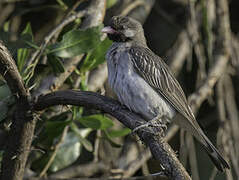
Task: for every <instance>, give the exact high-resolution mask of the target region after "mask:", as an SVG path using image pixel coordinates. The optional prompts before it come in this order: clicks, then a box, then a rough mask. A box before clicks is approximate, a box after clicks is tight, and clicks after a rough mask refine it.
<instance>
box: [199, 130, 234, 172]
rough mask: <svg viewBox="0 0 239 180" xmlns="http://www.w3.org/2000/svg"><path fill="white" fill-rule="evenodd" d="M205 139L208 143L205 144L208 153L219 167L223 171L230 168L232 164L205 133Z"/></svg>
mask: <svg viewBox="0 0 239 180" xmlns="http://www.w3.org/2000/svg"><path fill="white" fill-rule="evenodd" d="M203 139H204V140H205V143H206V144H203V145H204V146H203V147H204V148H205V149H206V152H207V154H208V155H209V157H210V159H211V160H212V162H213V163H214V165H215V166H216V167H217V169H218V170H219V171H221V172H223V171H224V169H225V168H227V169H230V166H229V165H228V164H227V162H226V161H225V160H224V158H223V157H222V156H221V154H220V153H219V152H218V150H217V149H216V147H215V146H213V144H212V143H211V142H210V140H209V139H208V138H207V137H206V136H205V135H204V134H203Z"/></svg>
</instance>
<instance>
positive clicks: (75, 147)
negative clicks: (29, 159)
mask: <svg viewBox="0 0 239 180" xmlns="http://www.w3.org/2000/svg"><path fill="white" fill-rule="evenodd" d="M80 153H81V144H80V142H79V141H78V138H77V136H76V135H75V134H74V133H72V132H69V133H67V135H66V137H65V138H64V142H63V143H62V144H61V145H60V147H59V149H58V151H57V153H56V156H55V159H54V161H53V162H52V164H51V167H50V169H49V170H50V171H52V172H56V171H58V170H60V169H63V168H65V167H67V166H69V165H70V164H72V163H73V162H75V161H76V160H77V159H78V157H79V156H80Z"/></svg>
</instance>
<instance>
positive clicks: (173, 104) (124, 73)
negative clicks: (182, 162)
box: [101, 16, 230, 172]
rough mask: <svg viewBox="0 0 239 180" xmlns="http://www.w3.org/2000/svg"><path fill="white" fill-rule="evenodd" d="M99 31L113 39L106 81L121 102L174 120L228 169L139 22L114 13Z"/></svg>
mask: <svg viewBox="0 0 239 180" xmlns="http://www.w3.org/2000/svg"><path fill="white" fill-rule="evenodd" d="M101 32H102V33H106V34H107V36H108V38H109V39H110V40H112V41H113V43H112V45H111V47H110V48H109V49H108V51H107V53H106V60H107V67H108V83H109V85H110V87H111V88H112V90H113V91H114V93H115V94H116V95H117V98H118V100H119V101H120V103H121V104H122V105H124V106H126V107H127V108H128V109H129V110H131V111H132V112H135V113H137V114H139V115H140V116H141V117H143V118H144V119H145V120H146V121H147V122H151V121H152V120H154V121H155V120H156V121H157V120H158V122H159V124H160V123H162V124H165V121H163V120H162V119H163V118H162V117H166V119H167V121H166V122H168V121H169V122H175V123H176V124H178V125H179V126H180V127H182V128H184V129H185V130H186V131H189V132H190V133H191V134H192V135H194V137H195V138H196V139H197V140H198V141H199V142H200V143H201V144H202V145H203V147H204V148H205V150H206V152H207V154H208V155H209V157H210V159H211V160H212V162H213V163H214V164H215V166H216V167H217V169H218V170H219V171H222V172H223V171H224V170H225V169H229V168H230V167H229V165H228V163H227V162H226V161H225V160H224V158H223V157H222V155H221V154H220V153H219V151H218V150H217V149H216V147H215V146H214V145H213V144H212V143H211V142H210V140H209V139H208V138H207V136H206V135H205V134H204V132H203V131H202V129H201V128H200V126H199V124H198V123H197V121H196V119H195V116H194V114H193V112H192V110H191V108H190V106H189V104H188V102H187V99H186V96H185V94H184V92H183V90H182V88H181V86H180V84H179V82H178V81H177V80H176V78H175V77H174V76H173V74H172V72H171V71H170V68H169V67H168V65H167V64H166V63H165V62H164V61H163V60H162V59H161V58H160V57H159V56H157V55H156V54H155V53H154V52H153V51H151V50H150V49H149V47H148V46H147V42H146V38H145V35H144V30H143V27H142V25H141V23H140V22H139V21H137V20H135V19H133V18H130V17H127V16H113V17H112V18H111V19H110V22H109V26H105V27H104V28H103V29H102V30H101ZM139 127H140V126H139Z"/></svg>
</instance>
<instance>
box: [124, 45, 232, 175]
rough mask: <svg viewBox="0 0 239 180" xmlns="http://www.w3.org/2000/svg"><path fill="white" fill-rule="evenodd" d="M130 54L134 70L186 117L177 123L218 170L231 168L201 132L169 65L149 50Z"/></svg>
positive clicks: (144, 49)
mask: <svg viewBox="0 0 239 180" xmlns="http://www.w3.org/2000/svg"><path fill="white" fill-rule="evenodd" d="M128 52H129V54H130V57H131V59H132V62H133V65H134V69H135V70H136V71H137V72H138V73H139V75H141V77H142V78H143V79H144V80H145V81H146V82H147V83H148V84H149V85H150V86H151V87H152V88H154V89H155V91H157V92H158V93H159V94H161V95H162V96H163V97H164V98H165V99H166V100H167V101H168V102H169V103H170V104H171V105H172V106H173V107H174V108H175V109H176V110H177V111H178V112H179V114H181V115H182V116H183V117H184V118H180V119H179V121H177V120H176V121H177V123H178V124H179V125H180V126H182V127H184V128H186V130H188V131H190V132H191V133H192V134H193V135H194V136H195V137H196V138H197V139H198V140H199V141H200V142H201V143H202V144H203V145H204V147H205V148H206V150H207V153H208V154H209V156H210V158H211V159H212V161H213V162H214V164H215V165H216V167H217V168H218V170H220V171H223V169H224V168H230V167H229V165H228V164H227V162H226V161H225V160H224V159H223V157H222V156H221V155H220V153H219V152H218V150H217V149H216V148H215V147H214V146H213V144H212V143H211V142H210V140H209V139H208V138H207V137H206V135H205V134H204V133H203V131H202V130H201V128H200V126H199V125H198V123H197V121H196V119H195V117H194V115H193V112H192V110H191V108H190V107H189V105H188V103H187V99H186V97H185V95H184V92H183V90H182V88H181V86H180V85H179V83H178V81H177V80H176V79H175V78H174V76H173V75H172V73H171V72H170V70H169V67H168V66H167V64H166V63H164V61H163V60H162V59H161V58H160V57H158V56H157V55H155V54H154V53H153V52H152V51H151V50H150V49H148V48H144V47H131V48H129V50H128ZM179 117H180V116H179ZM176 119H177V118H176Z"/></svg>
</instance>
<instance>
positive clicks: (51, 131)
mask: <svg viewBox="0 0 239 180" xmlns="http://www.w3.org/2000/svg"><path fill="white" fill-rule="evenodd" d="M70 123H71V121H69V120H67V121H47V122H46V123H45V129H44V131H42V133H41V135H40V137H39V139H38V141H39V142H41V143H42V144H44V145H46V146H51V145H52V143H53V141H54V139H55V138H57V137H58V136H59V135H61V133H62V132H63V130H64V128H65V127H66V126H67V125H69V124H70Z"/></svg>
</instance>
